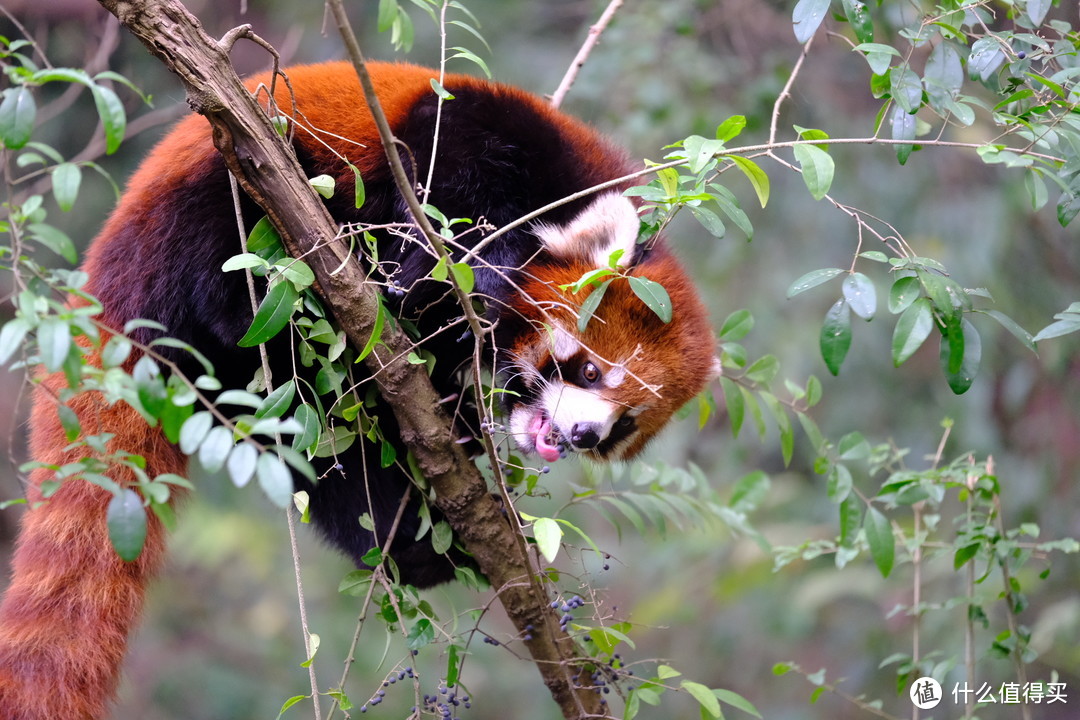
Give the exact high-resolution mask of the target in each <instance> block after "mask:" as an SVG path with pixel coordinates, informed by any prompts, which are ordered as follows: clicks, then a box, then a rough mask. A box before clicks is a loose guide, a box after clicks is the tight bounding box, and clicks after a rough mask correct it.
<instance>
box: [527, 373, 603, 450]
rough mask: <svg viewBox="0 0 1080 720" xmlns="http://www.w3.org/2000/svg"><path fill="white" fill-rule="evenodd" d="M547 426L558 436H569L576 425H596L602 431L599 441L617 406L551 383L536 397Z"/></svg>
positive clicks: (583, 391) (589, 393)
mask: <svg viewBox="0 0 1080 720" xmlns="http://www.w3.org/2000/svg"><path fill="white" fill-rule="evenodd" d="M540 403H541V404H542V406H543V408H544V410H545V412H547V414H548V417H549V418H551V424H552V426H554V428H555V429H556V430H558V431H559V433H561V434H562V435H564V436H566V435H567V434H569V432H570V430H571V428H573V427H574V425H576V424H577V423H596V424H597V425H599V426H600V427H602V428H603V432H600V433H599V435H600V438H601V439H603V438H606V437H607V435H608V431H609V430H611V424H612V423H613V422H614V421H615V413H616V411H617V410H618V408H619V406H618V405H616V404H615V403H612V402H608V401H607V400H605V399H604V398H603V397H602V396H600V395H598V394H596V393H594V392H590V391H588V390H582V389H581V388H578V387H574V386H572V385H565V384H563V383H561V382H554V383H551V385H550V386H548V387H547V388H546V389H545V390H544V392H543V393H542V394H541V396H540Z"/></svg>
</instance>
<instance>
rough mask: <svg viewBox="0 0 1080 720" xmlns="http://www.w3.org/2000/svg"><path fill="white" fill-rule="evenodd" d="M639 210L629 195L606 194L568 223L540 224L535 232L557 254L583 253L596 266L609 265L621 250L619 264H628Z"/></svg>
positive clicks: (635, 236)
mask: <svg viewBox="0 0 1080 720" xmlns="http://www.w3.org/2000/svg"><path fill="white" fill-rule="evenodd" d="M639 227H640V223H639V221H638V215H637V211H636V210H634V204H633V203H632V202H630V199H629V198H626V197H623V196H622V195H620V194H618V193H604V194H603V195H600V196H598V197H597V198H596V200H594V201H593V202H592V204H590V205H589V206H588V207H586V208H585V209H584V210H582V211H581V212H580V213H579V214H578V216H577V217H575V218H574V219H573V220H571V221H570V223H569V224H568V225H548V224H545V223H540V224H538V225H536V226H535V228H534V230H533V232H535V233H536V235H537V237H539V238H540V241H541V242H542V243H543V244H544V246H545V247H546V248H547V249H548V250H549V251H551V252H552V253H554V254H556V255H563V256H584V257H586V258H587V259H588V260H589V261H590V262H591V264H593V265H595V266H596V267H607V266H608V259H609V258H610V257H611V254H612V253H613V252H615V251H616V250H622V251H623V254H622V257H621V258H620V259H619V263H618V264H619V265H620V266H623V267H625V266H627V265H629V264H630V260H631V259H632V258H633V255H634V248H635V246H636V244H637V236H638V228H639Z"/></svg>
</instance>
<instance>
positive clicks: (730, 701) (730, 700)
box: [713, 688, 761, 718]
mask: <svg viewBox="0 0 1080 720" xmlns="http://www.w3.org/2000/svg"><path fill="white" fill-rule="evenodd" d="M713 695H715V696H716V697H717V698H718V699H719V700H720V702H722V703H725V704H727V705H730V706H732V707H734V708H738V709H739V710H742V711H743V712H744V713H747V714H749V715H753V716H754V717H756V718H760V717H761V713H760V712H759V711H758V709H757V708H756V707H754V705H753V703H751V702H750V701H749V700H747V699H746V698H744V697H743V696H742V695H739V694H738V693H735V692H732V691H731V690H723V689H719V688H718V689H715V690H713Z"/></svg>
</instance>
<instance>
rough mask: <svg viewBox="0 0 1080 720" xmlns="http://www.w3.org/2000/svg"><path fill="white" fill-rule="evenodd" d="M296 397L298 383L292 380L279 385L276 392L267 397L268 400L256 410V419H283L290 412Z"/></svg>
mask: <svg viewBox="0 0 1080 720" xmlns="http://www.w3.org/2000/svg"><path fill="white" fill-rule="evenodd" d="M294 397H296V383H294V382H293V381H292V379H291V378H290V379H289V381H288V382H285V383H283V384H281V385H279V386H278V387H277V388H275V389H274V392H272V393H270V394H269V395H267V396H266V399H265V400H263V401H262V403H260V405H259V407H258V408H257V409H256V410H255V417H257V418H264V417H273V418H279V417H282V416H283V415H285V413H286V412H288V411H289V407H291V406H292V401H293V398H294Z"/></svg>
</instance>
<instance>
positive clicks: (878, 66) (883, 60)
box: [851, 42, 903, 77]
mask: <svg viewBox="0 0 1080 720" xmlns="http://www.w3.org/2000/svg"><path fill="white" fill-rule="evenodd" d="M851 49H852V50H853V51H855V52H861V53H862V54H863V57H865V58H866V64H867V65H869V66H870V71H871V72H873V73H874V75H875V76H878V77H880V76H882V75H884V74H885V73H886V71H888V69H889V65H890V64H891V63H892V58H893V57H903V56H902V55H901V54H900V51H899V50H897V49H896V48H894V47H893V46H892V45H884V44H882V43H872V42H864V43H860V44H859V45H856V46H855V47H853V48H851Z"/></svg>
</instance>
